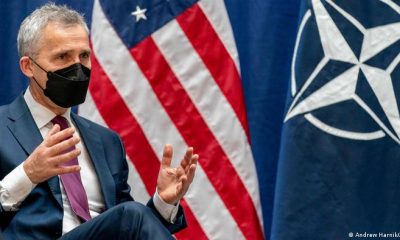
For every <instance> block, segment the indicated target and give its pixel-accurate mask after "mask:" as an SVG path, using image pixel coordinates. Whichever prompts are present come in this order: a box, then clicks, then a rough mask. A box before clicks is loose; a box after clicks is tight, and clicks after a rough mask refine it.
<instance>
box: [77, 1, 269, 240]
mask: <svg viewBox="0 0 400 240" xmlns="http://www.w3.org/2000/svg"><path fill="white" fill-rule="evenodd" d="M91 45H92V49H93V52H92V74H91V79H92V80H91V83H90V87H89V94H88V97H87V99H86V102H85V103H84V104H83V105H81V106H80V108H79V114H80V115H82V116H85V117H87V118H89V119H91V120H93V121H96V122H99V123H101V124H103V125H105V126H107V127H109V128H111V129H113V130H115V131H116V132H118V133H119V134H120V136H121V137H122V140H123V142H124V144H125V147H126V152H127V158H128V162H129V166H130V170H131V172H130V180H129V182H130V185H131V186H132V187H133V188H132V192H133V195H134V196H135V197H136V198H137V200H142V201H147V199H148V198H149V197H150V196H151V195H152V194H153V193H154V191H155V189H156V180H157V174H158V170H159V165H160V158H161V152H162V149H163V145H164V144H166V143H170V144H172V145H173V146H174V147H175V160H174V162H173V164H177V163H178V161H180V159H179V157H181V156H183V154H184V151H185V149H186V147H187V146H193V147H194V149H195V152H196V153H198V154H199V155H200V159H199V164H198V168H197V172H196V178H195V181H194V182H193V184H192V186H191V188H190V190H189V192H188V193H187V195H186V196H185V198H184V199H183V200H182V201H181V204H182V205H183V206H184V209H185V213H186V216H187V219H188V225H189V227H188V229H187V230H185V231H182V232H181V233H178V234H177V238H178V239H193V236H195V238H196V239H263V238H264V237H263V226H262V214H261V204H260V198H259V187H258V180H257V174H256V168H255V163H254V160H253V157H252V152H251V148H250V144H249V131H248V125H247V119H246V112H245V107H244V100H243V92H242V87H241V76H240V65H239V59H238V53H237V50H236V44H235V41H234V39H233V34H232V30H231V26H230V22H229V18H228V15H227V12H226V9H225V4H224V2H223V1H220V0H219V1H215V0H201V1H195V0H187V1H182V0H170V1H95V2H94V6H93V14H92V24H91Z"/></svg>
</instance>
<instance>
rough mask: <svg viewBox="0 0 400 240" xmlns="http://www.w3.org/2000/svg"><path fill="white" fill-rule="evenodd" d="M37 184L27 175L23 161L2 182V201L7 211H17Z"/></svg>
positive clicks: (0, 199) (0, 197)
mask: <svg viewBox="0 0 400 240" xmlns="http://www.w3.org/2000/svg"><path fill="white" fill-rule="evenodd" d="M34 187H36V184H34V183H32V182H31V180H30V179H29V177H28V176H27V175H26V173H25V170H24V168H23V163H21V164H20V165H19V166H18V167H16V168H15V169H14V170H13V171H11V172H10V173H9V174H8V175H7V176H5V178H4V179H3V180H2V181H1V182H0V202H1V205H2V207H3V209H4V210H5V211H16V210H18V206H19V205H20V204H21V202H22V201H23V200H24V199H25V198H26V197H27V196H28V195H29V193H30V192H31V191H32V189H33V188H34Z"/></svg>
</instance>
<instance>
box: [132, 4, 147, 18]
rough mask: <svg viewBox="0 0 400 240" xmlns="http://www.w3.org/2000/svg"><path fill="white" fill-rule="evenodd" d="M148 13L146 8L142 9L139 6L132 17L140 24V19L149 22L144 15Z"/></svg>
mask: <svg viewBox="0 0 400 240" xmlns="http://www.w3.org/2000/svg"><path fill="white" fill-rule="evenodd" d="M146 11H147V9H146V8H143V9H140V7H139V6H136V11H134V12H132V15H133V16H135V17H136V22H139V21H140V19H144V20H147V17H146V15H145V14H144V13H145V12H146Z"/></svg>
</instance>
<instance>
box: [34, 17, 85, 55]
mask: <svg viewBox="0 0 400 240" xmlns="http://www.w3.org/2000/svg"><path fill="white" fill-rule="evenodd" d="M38 46H39V48H40V50H39V51H41V50H45V51H50V52H52V53H60V52H72V51H90V47H89V35H88V33H87V31H86V30H85V28H84V27H83V26H81V25H79V24H76V25H71V26H62V25H60V24H58V23H49V24H48V25H46V27H45V28H44V30H43V35H42V36H41V38H40V40H39V42H38Z"/></svg>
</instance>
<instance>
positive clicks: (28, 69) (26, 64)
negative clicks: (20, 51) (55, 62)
mask: <svg viewBox="0 0 400 240" xmlns="http://www.w3.org/2000/svg"><path fill="white" fill-rule="evenodd" d="M32 67H33V66H32V61H30V60H29V57H28V56H23V57H21V58H20V59H19V68H20V69H21V71H22V73H23V74H24V75H25V76H27V77H28V78H32V77H33V71H32V69H33V68H32Z"/></svg>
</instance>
